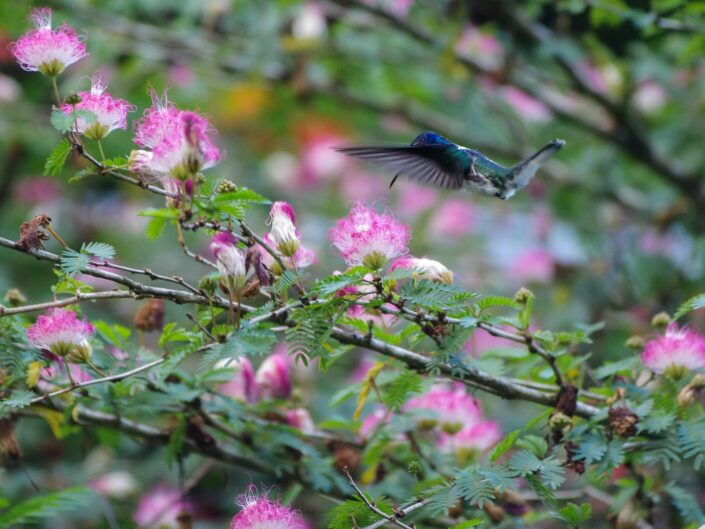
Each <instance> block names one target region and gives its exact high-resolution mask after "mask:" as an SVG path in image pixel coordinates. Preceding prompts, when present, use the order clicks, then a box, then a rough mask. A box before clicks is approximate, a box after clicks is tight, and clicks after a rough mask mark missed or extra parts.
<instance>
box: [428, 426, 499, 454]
mask: <svg viewBox="0 0 705 529" xmlns="http://www.w3.org/2000/svg"><path fill="white" fill-rule="evenodd" d="M501 438H502V431H501V430H500V428H499V424H498V423H496V422H495V421H480V422H477V423H475V424H470V425H467V426H465V427H463V429H462V430H460V431H459V432H457V433H455V434H450V433H445V432H441V434H440V437H439V439H438V449H439V450H440V451H441V452H444V453H458V452H465V451H470V452H484V451H485V450H489V449H490V448H492V447H493V446H494V445H495V444H497V442H499V440H500V439H501Z"/></svg>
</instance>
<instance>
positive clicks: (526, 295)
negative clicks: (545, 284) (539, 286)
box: [514, 287, 534, 304]
mask: <svg viewBox="0 0 705 529" xmlns="http://www.w3.org/2000/svg"><path fill="white" fill-rule="evenodd" d="M530 299H534V293H533V292H532V291H531V290H529V289H528V288H526V287H521V288H520V289H519V290H517V291H516V294H514V301H516V302H517V303H522V304H524V303H527V302H528V301H529V300H530Z"/></svg>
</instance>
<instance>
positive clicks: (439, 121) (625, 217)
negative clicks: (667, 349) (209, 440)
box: [0, 0, 705, 486]
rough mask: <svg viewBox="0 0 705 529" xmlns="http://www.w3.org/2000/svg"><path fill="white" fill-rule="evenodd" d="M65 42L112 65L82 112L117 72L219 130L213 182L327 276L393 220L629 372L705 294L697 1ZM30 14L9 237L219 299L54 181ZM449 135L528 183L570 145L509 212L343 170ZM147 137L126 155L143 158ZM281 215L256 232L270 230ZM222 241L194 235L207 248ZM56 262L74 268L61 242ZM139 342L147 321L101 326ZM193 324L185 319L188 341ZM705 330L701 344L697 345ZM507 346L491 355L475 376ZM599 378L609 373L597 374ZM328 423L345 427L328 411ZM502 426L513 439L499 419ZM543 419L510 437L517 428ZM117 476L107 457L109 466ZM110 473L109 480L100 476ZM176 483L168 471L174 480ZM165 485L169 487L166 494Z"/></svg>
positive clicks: (193, 25)
mask: <svg viewBox="0 0 705 529" xmlns="http://www.w3.org/2000/svg"><path fill="white" fill-rule="evenodd" d="M37 5H40V6H48V7H52V8H53V9H54V10H55V14H54V21H55V24H57V25H58V24H59V23H61V22H64V21H65V22H68V23H69V24H71V25H72V26H73V27H75V28H76V29H77V30H78V31H79V32H82V33H84V34H85V35H86V38H87V40H86V42H87V45H88V50H89V52H90V57H88V58H87V59H84V60H82V61H80V62H79V63H77V64H76V65H73V66H71V67H70V68H68V69H67V71H66V72H65V73H64V74H63V75H62V76H61V77H60V88H61V90H62V93H64V94H66V93H68V92H70V91H77V90H85V89H88V87H89V85H90V80H89V77H90V76H91V75H93V74H95V73H96V72H101V73H102V74H103V75H104V77H105V78H106V79H108V80H109V91H110V92H111V93H112V94H113V95H115V96H117V97H123V98H126V99H127V100H129V101H130V102H131V103H133V104H134V105H136V106H137V110H136V111H135V112H134V113H133V114H132V120H135V119H137V118H138V117H139V116H140V115H141V113H142V111H143V110H144V109H145V108H146V107H147V106H148V105H149V96H148V89H149V87H154V88H155V89H156V90H157V91H162V90H165V89H168V93H169V97H170V99H171V100H172V101H173V102H175V103H176V104H177V105H178V106H179V107H181V108H188V109H196V110H199V111H201V112H203V113H205V114H206V115H208V116H209V117H210V118H211V120H212V122H213V124H214V126H215V127H216V128H217V131H218V134H217V142H218V144H219V146H220V147H222V148H224V149H226V150H227V157H226V159H225V161H224V162H222V163H221V164H220V165H218V166H217V167H216V168H214V169H212V170H211V173H212V174H214V175H216V176H217V177H218V178H228V179H231V180H232V181H234V182H235V183H237V184H239V185H245V186H247V187H250V188H252V189H254V190H256V191H258V192H259V193H261V194H263V195H265V196H267V197H269V198H271V199H273V200H287V201H289V202H291V203H292V204H293V206H294V207H295V209H296V211H297V215H298V217H299V226H300V228H301V232H302V236H303V240H304V243H305V244H306V245H307V246H310V247H312V248H314V249H315V250H316V251H317V253H318V257H319V260H320V262H319V263H318V264H317V265H316V266H315V267H313V268H312V269H311V271H310V272H309V274H310V276H311V277H322V276H324V275H327V274H329V273H331V272H332V271H334V270H336V269H342V268H344V263H343V262H342V260H341V259H340V257H339V256H338V255H337V254H336V252H334V251H332V250H331V248H330V246H329V244H328V242H327V238H326V235H327V229H328V228H329V227H330V226H331V225H332V224H333V222H334V220H335V219H337V218H339V217H341V216H343V215H344V214H346V213H347V210H348V208H349V207H350V205H351V204H352V203H353V202H355V201H364V202H366V203H371V204H375V205H376V206H377V207H378V208H387V207H388V208H390V209H392V210H394V211H395V212H396V214H397V215H398V216H399V217H400V218H401V219H403V220H404V221H405V222H407V223H409V224H410V225H411V226H412V227H413V240H412V243H411V251H412V253H413V254H414V255H416V256H419V257H420V256H429V257H433V258H434V259H438V260H440V261H442V262H443V263H444V264H446V265H447V266H448V267H449V268H451V269H452V270H453V271H454V272H455V277H456V283H457V284H458V285H460V286H462V287H464V288H466V289H468V290H470V291H474V292H478V293H481V294H491V295H494V294H503V295H512V294H513V293H514V292H515V291H516V290H517V289H518V288H519V287H521V286H527V287H529V288H531V289H532V290H533V291H534V293H535V294H536V297H537V300H536V303H535V306H536V312H537V317H536V322H535V326H536V327H537V328H546V329H554V330H558V329H572V328H575V326H576V325H581V324H584V325H588V324H589V325H593V324H599V323H600V322H604V324H605V327H604V329H603V330H602V331H600V332H598V333H597V334H596V335H595V344H594V346H593V347H591V348H588V349H586V351H585V352H591V353H592V354H593V355H594V360H595V361H602V360H605V359H617V358H621V357H623V356H624V355H625V354H627V353H625V349H624V347H623V343H624V340H625V339H626V338H627V337H628V336H630V335H632V334H635V333H639V332H648V325H649V320H650V318H651V316H652V315H653V314H654V313H656V312H658V311H660V310H673V309H674V308H675V307H676V306H677V305H678V304H679V303H680V302H682V301H683V300H684V299H685V298H686V297H688V296H690V295H693V294H696V293H698V291H702V289H703V284H704V280H705V234H704V232H703V228H704V227H705V178H704V177H703V170H702V165H703V162H704V161H705V149H703V144H702V138H703V133H704V132H705V130H704V129H705V120H703V115H704V110H705V76H704V75H703V73H705V61H704V60H703V52H704V51H705V38H704V37H705V20H704V15H705V7H704V6H703V4H702V3H700V2H681V1H678V0H651V1H649V0H631V1H627V0H605V1H599V0H590V1H583V0H561V1H556V0H531V1H526V2H509V1H506V2H505V1H496V2H482V1H475V0H464V1H463V0H434V1H431V0H329V1H326V0H321V1H309V2H306V1H296V0H270V1H267V2H253V1H250V0H231V1H227V0H212V1H208V0H202V1H196V0H192V1H184V0H101V1H79V0H75V1H74V0H62V1H58V2H44V3H40V4H37ZM32 6H33V3H31V2H24V1H6V2H1V3H0V235H1V236H3V237H7V238H13V239H15V238H17V234H18V226H19V224H20V223H21V222H22V221H24V220H27V219H29V218H30V217H32V216H34V215H35V214H38V213H45V214H48V215H49V216H50V217H51V218H52V219H53V226H54V227H55V228H56V229H57V231H58V232H59V233H60V234H61V236H62V237H63V238H64V239H65V240H66V241H67V242H68V243H69V244H71V245H75V246H78V245H80V243H81V242H82V241H106V242H109V243H110V244H112V245H114V246H115V247H116V248H117V255H118V259H119V260H120V262H121V263H123V264H126V265H130V266H139V267H144V266H149V267H151V268H153V269H154V270H157V271H159V272H160V273H164V274H175V273H177V274H179V275H182V276H185V277H193V278H197V277H199V275H200V274H202V270H199V269H198V268H197V267H196V266H197V265H195V264H194V263H193V261H190V260H185V259H183V258H182V254H181V253H180V250H179V248H178V246H177V245H176V244H175V237H176V234H175V232H174V231H173V229H170V228H167V231H166V233H165V234H164V236H162V238H160V239H159V240H157V241H155V242H151V241H146V240H145V239H144V236H143V234H144V230H145V227H146V224H147V221H148V219H146V218H144V217H140V216H138V212H139V211H141V210H143V209H145V208H147V207H160V206H161V201H160V200H159V199H158V197H155V196H153V195H151V196H150V195H149V194H146V193H144V192H141V191H140V190H139V189H136V188H133V187H131V186H128V185H125V184H121V183H119V182H116V181H114V180H112V179H108V178H99V177H96V176H92V177H89V178H86V179H82V180H80V181H78V182H76V183H70V179H71V177H72V176H73V175H75V174H76V173H77V172H78V171H79V170H80V169H81V167H82V165H81V162H80V161H78V160H72V162H71V163H70V164H69V165H68V166H67V168H65V169H64V171H63V173H62V174H61V176H60V177H57V178H50V177H44V176H42V170H43V165H44V161H45V159H46V156H47V154H48V153H49V152H50V150H51V149H52V147H53V146H54V145H55V144H56V142H57V141H58V133H57V132H56V131H54V130H53V129H52V128H51V126H50V124H49V110H50V105H51V102H52V92H51V86H50V83H49V81H48V80H47V79H46V78H43V77H41V76H40V75H38V74H33V73H28V72H24V71H22V70H21V69H20V68H19V66H18V65H17V64H16V63H15V61H14V59H13V57H12V56H11V55H10V53H9V51H8V50H7V45H8V44H9V43H10V42H11V41H12V40H15V39H16V38H17V37H18V36H19V35H21V34H22V33H24V32H25V31H26V30H27V29H28V27H29V23H28V22H27V21H26V16H27V13H28V11H29V9H30V8H31V7H32ZM422 130H433V131H435V132H438V133H440V134H442V135H444V136H446V137H448V138H450V139H451V140H453V141H456V142H458V143H460V144H462V145H465V146H468V147H470V148H474V149H477V150H480V151H482V152H483V153H485V154H487V155H488V156H490V157H492V158H493V159H495V160H496V161H498V162H501V163H507V164H511V163H515V162H516V161H517V160H518V159H519V158H521V157H522V156H524V155H526V154H528V153H530V152H532V151H534V150H535V149H537V148H539V147H540V146H542V145H544V144H545V143H546V142H547V141H549V140H551V139H553V138H563V139H565V140H566V142H567V145H566V146H565V147H564V148H563V150H562V151H560V153H559V154H558V155H557V156H556V157H555V158H554V159H553V160H552V161H551V162H550V163H549V164H548V165H547V166H546V168H545V169H543V170H542V171H541V172H540V173H539V175H538V177H537V178H536V179H535V180H534V181H533V182H532V184H531V185H530V186H529V187H528V188H527V189H526V190H524V191H523V192H522V193H520V194H519V195H517V196H516V197H514V198H513V199H511V200H510V201H507V202H503V201H499V200H496V199H493V198H486V197H480V196H474V195H472V196H471V195H466V194H457V193H456V194H454V193H449V192H439V191H437V190H435V189H433V188H427V187H421V186H418V185H415V184H413V183H409V182H405V181H399V182H398V183H397V184H395V186H394V188H393V189H392V190H391V191H390V190H389V182H390V179H391V177H392V176H393V175H391V174H388V173H385V172H384V171H383V170H380V169H378V168H375V167H372V166H369V165H366V164H363V163H358V162H355V161H353V160H351V159H348V158H345V157H343V156H342V155H340V154H338V153H336V152H334V151H332V150H331V149H330V147H331V146H336V145H344V144H351V143H353V144H354V143H374V142H380V141H382V142H400V143H409V142H410V141H411V140H412V139H413V138H414V137H415V136H416V135H417V134H418V133H419V132H421V131H422ZM131 136H132V135H131V132H130V130H129V129H128V131H116V132H114V133H113V134H111V135H110V136H109V138H108V139H107V140H106V141H104V146H105V149H106V154H107V156H108V157H110V156H117V155H125V154H127V153H128V152H129V151H130V150H131V149H132V148H134V144H133V143H132V141H131ZM266 213H267V211H266V209H265V208H262V209H261V210H255V211H254V212H253V214H252V215H253V216H252V219H251V221H250V224H251V225H252V226H253V227H256V228H257V229H259V230H264V229H265V226H264V220H265V216H266ZM206 243H207V241H206V238H205V235H203V234H198V235H196V236H193V235H191V236H189V244H190V246H191V247H192V248H194V249H201V250H202V249H204V248H205V245H206ZM50 249H52V250H53V251H58V247H56V245H55V244H54V243H53V242H52V243H50ZM53 282H54V277H53V275H52V274H51V273H50V271H49V269H48V268H47V266H46V264H45V263H41V262H35V261H34V260H31V259H29V258H27V257H26V256H23V255H20V254H17V253H14V252H10V251H4V250H0V293H4V292H5V291H6V290H7V289H8V288H10V287H18V288H20V289H21V290H22V291H23V292H24V294H25V295H26V296H27V298H28V299H29V301H30V302H40V301H44V300H46V299H48V298H49V296H50V293H49V287H50V286H51V284H52V283H53ZM90 310H91V317H92V318H103V319H106V320H110V321H111V322H116V323H122V324H123V325H126V326H130V325H131V320H132V316H133V313H134V310H135V307H134V306H133V305H132V304H130V303H129V302H125V303H123V302H117V303H112V304H110V305H108V304H105V303H102V304H97V305H95V306H93V307H91V309H90ZM181 314H182V312H180V310H179V309H177V308H174V307H167V320H169V319H178V318H179V317H180V315H181ZM699 323H701V324H702V323H704V322H699ZM695 324H696V325H697V324H698V322H695ZM493 347H498V345H497V342H496V341H492V340H486V339H485V337H484V336H480V335H477V336H476V337H473V338H472V339H471V341H470V342H469V343H468V345H467V348H468V351H469V352H470V353H471V354H474V355H478V354H480V353H482V352H483V351H485V350H487V349H488V348H493ZM591 361H592V360H591ZM321 406H322V407H323V408H325V406H326V404H325V402H323V404H321ZM501 419H502V418H501V417H500V420H501ZM520 419H521V418H508V419H507V421H508V422H509V423H511V422H512V421H517V420H520ZM95 457H98V456H95ZM96 464H97V463H96ZM154 464H155V465H159V464H161V463H160V462H159V460H158V459H156V460H155V461H154ZM145 486H147V484H145Z"/></svg>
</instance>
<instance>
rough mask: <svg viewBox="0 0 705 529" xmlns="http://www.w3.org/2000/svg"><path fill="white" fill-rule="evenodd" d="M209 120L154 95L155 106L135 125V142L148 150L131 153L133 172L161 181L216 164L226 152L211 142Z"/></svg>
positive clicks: (163, 97)
mask: <svg viewBox="0 0 705 529" xmlns="http://www.w3.org/2000/svg"><path fill="white" fill-rule="evenodd" d="M211 135H212V127H211V125H210V123H209V121H208V120H207V119H206V118H204V117H203V116H201V115H199V114H197V113H196V112H191V111H185V110H179V109H178V108H176V107H174V106H173V105H172V104H171V103H170V102H169V100H168V99H167V97H166V94H164V95H163V96H162V97H159V96H158V95H157V94H156V92H152V107H150V108H148V109H147V110H145V112H144V114H143V116H142V118H141V119H140V120H139V121H137V123H136V124H135V135H134V142H135V143H136V144H137V145H138V146H140V147H143V148H145V149H150V150H149V151H147V150H145V149H141V150H135V151H133V152H132V153H131V154H130V169H131V170H133V171H135V172H139V173H142V174H145V175H148V176H154V177H157V178H160V179H161V178H164V177H168V176H171V177H175V178H179V179H182V180H184V179H186V178H188V177H189V176H191V175H193V174H195V173H197V172H199V171H203V170H205V169H209V168H211V167H213V166H214V165H216V164H217V163H218V162H219V161H220V160H221V158H222V156H223V153H222V152H221V151H220V149H218V147H216V145H215V143H213V140H212V139H211Z"/></svg>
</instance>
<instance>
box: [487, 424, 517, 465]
mask: <svg viewBox="0 0 705 529" xmlns="http://www.w3.org/2000/svg"><path fill="white" fill-rule="evenodd" d="M520 435H521V430H514V431H513V432H509V433H508V434H507V435H506V436H505V438H504V439H502V441H501V442H500V443H499V444H498V445H497V446H495V447H494V450H492V454H490V461H497V460H498V459H499V458H500V457H502V455H504V453H505V452H506V451H507V450H509V449H511V448H512V447H513V446H514V443H516V440H517V439H519V436H520Z"/></svg>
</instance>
